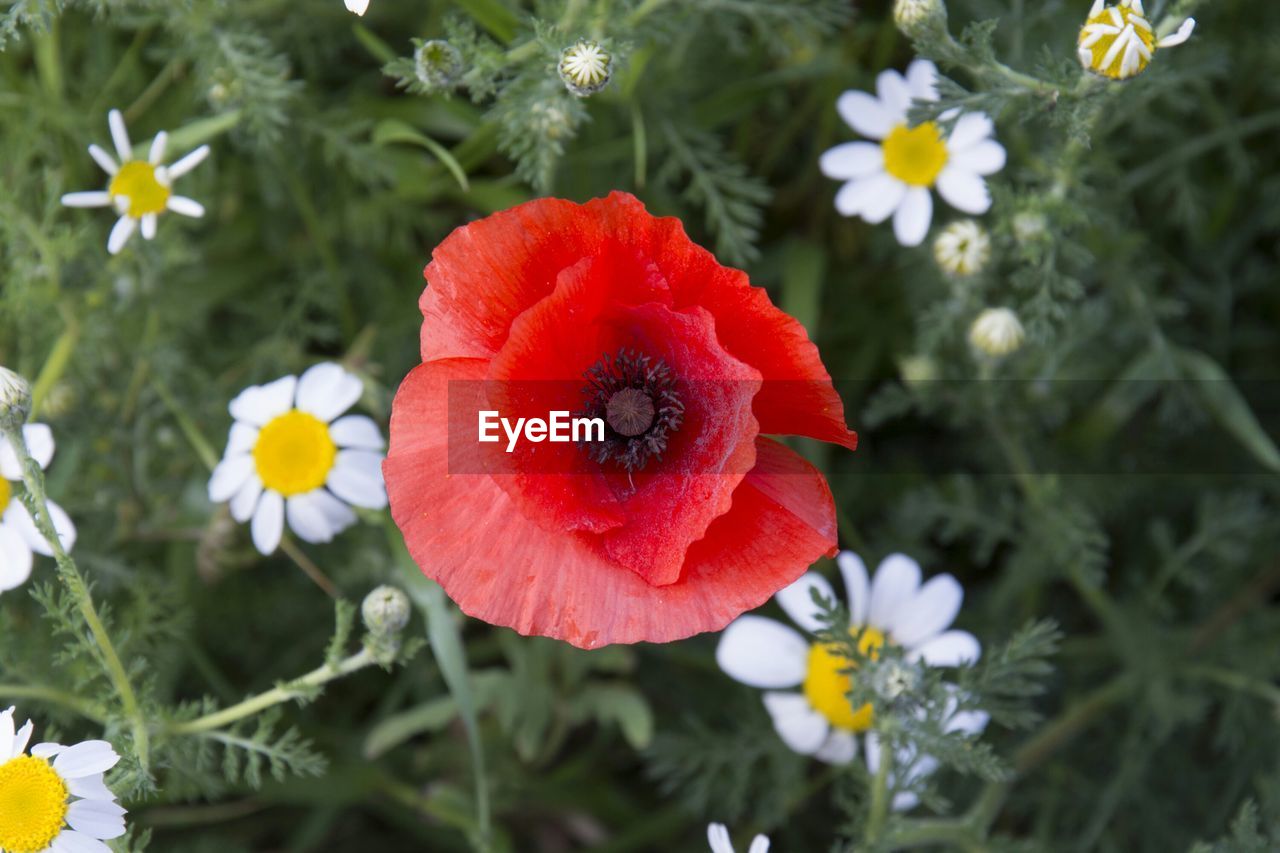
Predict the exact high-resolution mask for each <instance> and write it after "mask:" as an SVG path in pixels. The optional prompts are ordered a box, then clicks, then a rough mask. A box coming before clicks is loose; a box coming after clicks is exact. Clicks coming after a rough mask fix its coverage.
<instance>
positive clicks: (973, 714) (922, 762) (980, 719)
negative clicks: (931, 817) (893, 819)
mask: <svg viewBox="0 0 1280 853" xmlns="http://www.w3.org/2000/svg"><path fill="white" fill-rule="evenodd" d="M959 704H960V703H959V701H958V700H957V699H956V698H955V697H954V694H953V696H952V698H951V699H950V700H949V701H948V703H947V709H946V711H945V718H946V723H945V724H943V727H942V728H943V731H945V732H947V733H952V732H961V733H963V734H966V735H977V734H981V733H982V731H983V730H984V729H986V727H987V723H988V722H990V720H991V716H990V715H989V714H988V713H987V712H986V711H960V710H958V707H959ZM866 740H867V742H866V749H865V751H864V753H865V756H866V761H867V772H868V773H870V774H871V775H872V776H875V775H876V773H877V772H879V770H880V758H881V754H882V752H883V750H882V747H881V745H880V738H879V736H878V735H877V734H876V733H875V732H867V738H866ZM937 769H938V760H937V759H936V758H934V757H933V756H932V755H921V754H920V753H919V750H917V749H915V748H914V747H912V746H906V747H903V748H902V749H899V750H898V751H897V753H895V755H894V759H893V767H892V768H890V772H889V786H890V787H891V788H899V787H901V788H910V787H912V786H913V785H914V784H915V783H917V782H919V781H920V780H923V779H924V778H926V777H928V776H930V775H932V774H933V772H934V771H935V770H937ZM899 780H901V782H899ZM919 803H920V797H919V796H918V795H917V794H916V793H915V792H914V791H911V790H899V791H897V792H895V793H894V795H893V810H894V811H899V812H905V811H910V810H911V809H914V808H915V807H916V806H917V805H918V804H919Z"/></svg>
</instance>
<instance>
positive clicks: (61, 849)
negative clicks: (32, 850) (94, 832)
mask: <svg viewBox="0 0 1280 853" xmlns="http://www.w3.org/2000/svg"><path fill="white" fill-rule="evenodd" d="M47 853H111V848H110V847H108V846H107V845H106V844H104V843H102V842H101V841H99V840H98V839H96V838H93V837H91V836H88V835H85V834H84V833H83V832H76V831H75V830H74V829H66V830H63V831H62V832H60V833H58V837H57V838H55V839H53V843H52V844H50V845H49V849H48V851H47Z"/></svg>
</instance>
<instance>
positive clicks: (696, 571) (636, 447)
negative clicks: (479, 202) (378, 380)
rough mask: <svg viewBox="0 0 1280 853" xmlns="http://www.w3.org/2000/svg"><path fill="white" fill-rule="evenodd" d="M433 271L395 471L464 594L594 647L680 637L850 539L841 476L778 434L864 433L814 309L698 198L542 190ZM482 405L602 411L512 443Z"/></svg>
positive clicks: (394, 447) (442, 564)
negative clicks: (581, 427) (849, 417)
mask: <svg viewBox="0 0 1280 853" xmlns="http://www.w3.org/2000/svg"><path fill="white" fill-rule="evenodd" d="M426 278H427V281H428V285H429V286H428V287H427V289H426V290H425V291H424V292H423V294H422V299H421V302H420V306H421V308H422V313H423V316H424V318H425V320H424V322H423V324H422V361H423V363H422V364H421V365H419V366H418V367H416V368H415V369H414V370H413V371H412V372H411V373H410V374H409V376H408V377H407V378H406V379H405V380H404V383H403V384H402V385H401V386H400V390H399V392H398V393H397V394H396V398H395V402H394V404H393V406H392V411H391V442H390V450H389V452H388V454H387V459H386V462H385V463H384V466H383V471H384V473H385V475H386V483H387V493H388V496H389V497H390V500H391V512H392V515H393V517H394V518H395V521H396V524H397V525H399V527H400V530H401V532H402V533H403V534H404V538H405V542H406V543H407V544H408V547H409V551H410V552H411V553H412V555H413V558H414V559H415V560H416V561H417V563H418V565H419V566H421V567H422V569H423V571H424V572H425V573H426V574H427V575H428V576H430V577H431V578H433V579H435V580H437V581H439V582H440V584H441V585H442V586H443V587H444V589H445V591H446V592H447V593H448V594H449V595H450V596H451V597H452V598H453V600H454V601H456V602H457V603H458V605H459V606H460V607H461V608H462V609H463V610H464V611H465V612H466V613H468V614H470V615H472V616H475V617H477V618H480V619H483V620H485V621H487V622H491V623H494V624H497V625H507V626H510V627H512V628H515V629H516V630H517V631H519V632H520V633H523V634H539V635H544V636H549V637H556V638H559V639H562V640H566V641H568V642H570V643H572V644H574V645H576V646H581V647H583V648H594V647H597V646H601V645H605V644H607V643H631V642H637V641H652V642H666V641H670V640H676V639H680V638H682V637H687V636H690V635H692V634H696V633H699V632H702V631H711V630H718V629H720V628H723V627H724V626H725V625H726V624H727V623H728V622H729V621H730V620H731V619H733V618H734V617H735V616H737V615H739V614H740V613H742V612H743V611H746V610H749V609H751V608H753V607H756V606H758V605H760V604H762V603H763V602H764V601H766V600H768V598H769V597H770V596H771V595H773V594H774V593H775V592H777V591H778V590H779V589H781V588H782V587H784V586H786V585H787V584H789V583H791V582H792V581H794V580H795V579H796V578H798V577H800V575H802V574H803V573H804V571H805V569H806V568H807V567H808V566H809V565H810V564H812V562H813V561H814V560H815V559H817V558H818V557H820V556H822V555H823V554H826V555H829V556H830V555H834V554H835V552H836V523H835V508H834V503H833V501H832V498H831V492H830V490H829V489H828V488H827V484H826V481H825V480H824V479H823V477H822V475H821V474H819V473H818V471H816V470H815V469H814V468H813V467H812V466H810V465H809V464H808V463H807V462H805V461H804V460H803V459H802V458H801V457H800V456H798V455H797V454H796V453H794V452H792V451H791V450H790V449H788V448H787V447H785V446H783V445H782V444H780V443H778V442H776V441H774V440H772V439H769V438H765V437H764V435H763V434H772V435H805V436H810V437H813V438H817V439H821V440H823V441H830V442H835V443H838V444H842V445H844V446H845V447H848V448H850V449H853V447H854V446H855V445H856V443H857V437H856V436H855V435H854V433H852V432H850V431H849V429H848V428H847V427H846V426H845V421H844V411H843V406H842V404H841V402H840V398H839V396H838V395H837V394H836V392H835V389H834V388H833V387H832V384H831V379H830V377H829V376H828V375H827V372H826V369H825V368H824V367H823V366H822V362H821V360H820V359H819V357H818V351H817V349H816V348H815V347H814V345H813V344H812V343H811V342H810V341H809V339H808V337H807V335H806V334H805V331H804V329H803V327H801V325H800V324H799V323H798V322H796V321H795V320H794V319H792V318H791V317H789V316H787V315H786V314H784V313H783V312H781V311H779V310H778V309H777V308H775V307H774V306H773V304H772V303H771V302H770V301H769V297H768V295H767V294H766V293H765V291H764V290H762V289H760V288H756V287H752V286H751V285H750V283H749V282H748V281H747V276H746V275H745V274H744V273H742V272H740V271H738V270H734V269H729V268H727V267H723V266H720V265H719V264H718V263H716V260H715V258H714V257H712V255H711V253H709V252H707V251H706V250H705V249H703V248H701V247H699V246H697V245H695V244H694V243H693V242H692V241H690V240H689V238H688V236H686V235H685V233H684V229H683V227H682V226H681V224H680V222H679V220H676V219H669V218H668V219H658V218H655V217H653V216H651V215H649V213H648V212H647V211H646V210H645V209H644V206H643V205H642V204H641V203H640V202H639V201H638V200H637V199H635V198H634V197H633V196H631V195H628V194H626V193H614V194H612V195H610V196H609V197H608V198H605V199H597V200H594V201H591V202H588V203H587V204H583V205H579V204H575V203H572V202H568V201H562V200H559V199H541V200H538V201H532V202H529V203H527V204H523V205H520V206H519V207H516V208H513V209H511V210H507V211H504V212H502V213H497V214H494V215H493V216H490V217H488V218H486V219H482V220H480V221H478V222H474V223H472V224H470V225H466V226H464V227H461V228H459V229H457V230H456V231H454V232H453V233H452V234H451V235H450V236H449V237H448V238H447V239H445V241H444V242H443V243H441V244H440V245H439V246H438V247H437V248H436V250H435V252H434V254H433V256H432V261H431V264H430V265H429V266H428V267H427V269H426ZM482 410H492V411H497V412H499V413H500V415H501V416H502V417H506V418H509V419H510V420H511V421H512V422H514V421H515V419H516V417H532V416H534V415H539V416H540V417H542V418H544V419H545V418H547V417H548V414H549V413H550V412H552V411H556V410H561V411H571V412H574V413H575V414H580V415H582V416H583V417H586V416H593V415H594V416H598V417H600V418H601V420H603V421H604V422H605V423H606V424H607V426H606V427H605V429H604V438H603V440H597V441H579V442H576V443H575V442H565V443H552V442H550V441H546V442H541V443H532V442H530V441H526V442H523V443H522V444H520V445H519V446H518V447H517V448H515V449H513V450H512V451H511V452H507V447H506V439H505V436H504V437H503V438H502V441H500V442H499V443H498V444H482V443H480V442H479V441H478V440H477V433H478V429H477V413H478V412H480V411H482ZM526 435H528V434H526ZM595 437H596V438H599V436H595Z"/></svg>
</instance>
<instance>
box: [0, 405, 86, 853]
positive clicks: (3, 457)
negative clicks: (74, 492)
mask: <svg viewBox="0 0 1280 853" xmlns="http://www.w3.org/2000/svg"><path fill="white" fill-rule="evenodd" d="M22 437H23V439H24V440H25V441H26V443H27V450H28V452H30V453H31V458H33V459H35V461H36V464H37V465H39V466H40V469H41V470H44V469H45V468H48V467H49V461H50V460H51V459H53V430H51V429H49V427H48V425H47V424H26V425H25V426H23V428H22ZM21 480H22V466H21V465H20V464H18V454H17V453H16V452H15V451H14V449H13V445H12V444H10V443H9V440H8V439H7V438H0V593H3V592H7V591H9V590H11V589H17V588H18V587H19V586H21V585H22V584H24V583H26V580H27V578H29V577H31V565H32V563H33V561H34V556H33V555H34V554H43V555H44V556H46V557H52V556H53V549H52V548H50V547H49V543H48V542H46V541H45V538H44V537H43V536H42V535H40V531H39V530H38V529H37V528H36V523H35V521H34V520H33V519H32V518H31V514H30V513H29V512H27V508H26V507H25V506H23V505H22V501H20V500H18V499H17V497H16V495H15V493H14V484H15V483H18V482H20V481H21ZM48 504H49V517H50V518H51V519H52V520H53V529H54V530H56V531H57V533H58V538H59V539H60V540H61V541H62V547H63V548H65V549H67V550H68V551H70V550H71V546H72V545H75V544H76V526H75V525H74V524H72V523H71V518H70V517H69V516H68V515H67V514H66V512H65V511H64V510H63V509H62V507H60V506H58V505H57V504H56V503H54V502H53V501H49V502H48ZM5 849H7V848H5V847H4V846H3V845H0V850H5Z"/></svg>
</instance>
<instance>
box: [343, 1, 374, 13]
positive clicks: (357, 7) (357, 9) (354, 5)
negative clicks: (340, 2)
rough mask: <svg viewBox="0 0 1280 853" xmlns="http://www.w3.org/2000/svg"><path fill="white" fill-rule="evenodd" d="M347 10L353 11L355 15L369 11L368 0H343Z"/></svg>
mask: <svg viewBox="0 0 1280 853" xmlns="http://www.w3.org/2000/svg"><path fill="white" fill-rule="evenodd" d="M344 2H345V3H346V6H347V11H348V12H354V13H355V14H357V15H363V14H364V13H365V12H367V11H369V0H344Z"/></svg>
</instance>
